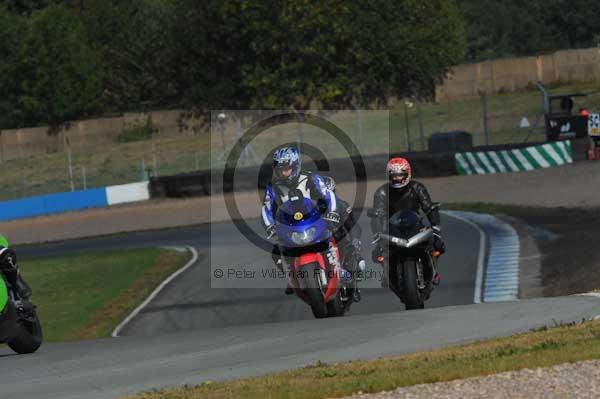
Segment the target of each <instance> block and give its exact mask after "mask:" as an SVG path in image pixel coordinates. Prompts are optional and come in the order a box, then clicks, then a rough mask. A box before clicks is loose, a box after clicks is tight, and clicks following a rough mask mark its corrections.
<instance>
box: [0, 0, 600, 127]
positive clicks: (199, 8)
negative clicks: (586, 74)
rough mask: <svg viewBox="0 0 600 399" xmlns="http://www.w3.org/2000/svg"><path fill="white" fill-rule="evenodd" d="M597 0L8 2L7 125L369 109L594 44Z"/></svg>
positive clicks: (3, 28)
mask: <svg viewBox="0 0 600 399" xmlns="http://www.w3.org/2000/svg"><path fill="white" fill-rule="evenodd" d="M593 3H594V0H570V1H566V0H530V1H528V2H525V1H522V0H503V1H502V2H498V1H494V0H427V1H423V0H375V1H369V0H355V1H348V0H346V1H343V0H323V1H319V2H314V1H310V0H279V1H275V0H203V1H194V0H129V1H119V0H0V129H6V128H14V127H23V126H34V125H40V124H47V125H48V126H50V130H51V131H54V132H55V131H57V130H58V129H59V128H60V127H61V125H62V124H63V123H64V122H65V121H68V120H74V119H80V118H85V117H90V116H96V115H101V114H108V113H115V112H123V111H143V110H147V109H156V108H186V109H195V110H210V109H227V108H234V109H245V108H285V109H288V108H290V107H294V108H296V109H305V108H309V107H311V106H314V105H319V106H321V107H325V108H341V107H368V106H376V105H378V104H385V103H386V102H387V101H388V99H389V98H390V97H403V96H421V97H426V96H430V95H432V93H433V90H434V87H435V83H436V82H437V81H439V79H441V78H442V77H443V76H444V73H445V72H446V71H447V69H448V67H450V66H451V65H454V64H457V63H460V62H463V61H465V60H474V61H476V60H481V59H488V58H495V57H502V56H512V55H522V54H531V53H534V52H538V51H549V50H554V49H557V48H571V47H584V46H588V45H594V44H595V43H594V40H596V39H598V38H595V37H594V34H595V32H596V30H595V29H596V28H595V23H596V21H598V20H599V18H598V17H599V15H598V13H599V12H600V11H597V10H600V7H594V4H593Z"/></svg>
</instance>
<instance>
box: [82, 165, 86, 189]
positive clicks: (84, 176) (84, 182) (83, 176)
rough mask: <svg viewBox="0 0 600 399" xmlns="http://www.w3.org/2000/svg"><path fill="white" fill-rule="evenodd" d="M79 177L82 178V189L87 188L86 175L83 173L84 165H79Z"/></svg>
mask: <svg viewBox="0 0 600 399" xmlns="http://www.w3.org/2000/svg"><path fill="white" fill-rule="evenodd" d="M81 177H82V179H83V189H84V190H87V177H86V175H85V166H82V167H81Z"/></svg>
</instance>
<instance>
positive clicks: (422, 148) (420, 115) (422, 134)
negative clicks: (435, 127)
mask: <svg viewBox="0 0 600 399" xmlns="http://www.w3.org/2000/svg"><path fill="white" fill-rule="evenodd" d="M417 113H418V114H419V135H420V136H421V151H425V132H424V131H423V113H422V112H421V102H420V101H419V100H417Z"/></svg>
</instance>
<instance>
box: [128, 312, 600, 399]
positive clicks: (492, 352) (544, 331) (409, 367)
mask: <svg viewBox="0 0 600 399" xmlns="http://www.w3.org/2000/svg"><path fill="white" fill-rule="evenodd" d="M598 358H600V323H599V322H584V323H577V324H576V323H573V324H569V325H563V326H559V327H556V328H550V329H549V328H546V327H544V328H540V329H536V330H535V331H531V332H528V333H524V334H519V335H515V336H512V337H507V338H500V339H493V340H486V341H481V342H477V343H473V344H467V345H457V346H452V347H448V348H445V349H440V350H435V351H432V352H422V353H415V354H411V355H406V356H400V357H391V358H383V359H377V360H371V361H357V362H349V363H342V364H331V365H330V364H326V363H321V362H319V363H317V364H315V365H312V366H309V367H305V368H302V369H298V370H292V371H285V372H281V373H277V374H272V375H268V376H264V377H258V378H249V379H242V380H237V381H231V382H222V383H212V382H210V381H207V382H205V383H204V384H201V385H197V386H186V387H183V388H178V389H174V390H165V391H155V392H148V393H141V394H138V395H133V396H128V397H127V398H128V399H167V398H168V399H183V398H186V399H196V398H213V399H217V398H298V399H300V398H332V397H342V396H348V395H351V394H353V393H356V392H359V391H362V392H363V393H366V392H380V391H389V390H393V389H395V388H398V387H403V386H411V385H415V384H420V383H432V382H439V381H449V380H453V379H458V378H467V377H474V376H481V375H488V374H494V373H499V372H504V371H509V370H518V369H522V368H535V367H548V366H552V365H556V364H560V363H566V362H575V361H580V360H590V359H598Z"/></svg>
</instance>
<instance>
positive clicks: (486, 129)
mask: <svg viewBox="0 0 600 399" xmlns="http://www.w3.org/2000/svg"><path fill="white" fill-rule="evenodd" d="M481 107H482V113H483V134H484V136H485V145H490V132H489V127H488V103H487V93H486V92H481Z"/></svg>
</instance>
